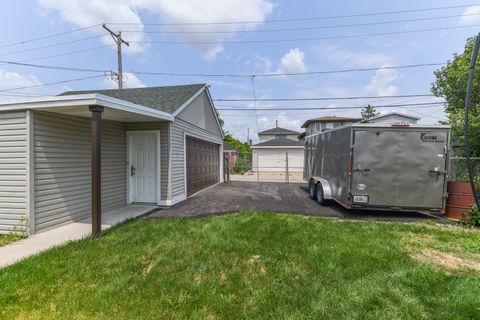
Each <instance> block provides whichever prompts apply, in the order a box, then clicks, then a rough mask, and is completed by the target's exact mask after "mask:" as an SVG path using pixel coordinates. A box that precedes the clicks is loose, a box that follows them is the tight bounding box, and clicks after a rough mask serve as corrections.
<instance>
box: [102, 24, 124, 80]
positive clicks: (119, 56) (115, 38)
mask: <svg viewBox="0 0 480 320" xmlns="http://www.w3.org/2000/svg"><path fill="white" fill-rule="evenodd" d="M102 27H103V29H105V30H107V31H108V32H109V33H110V35H111V36H112V38H113V41H115V43H116V44H117V60H118V71H117V78H118V89H123V68H122V43H124V44H126V45H127V46H130V44H129V43H128V42H127V41H125V40H123V39H122V32H121V31H119V32H117V33H115V32H113V31H112V30H110V28H108V27H107V26H106V25H105V24H103V25H102Z"/></svg>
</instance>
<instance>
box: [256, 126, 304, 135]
mask: <svg viewBox="0 0 480 320" xmlns="http://www.w3.org/2000/svg"><path fill="white" fill-rule="evenodd" d="M299 133H300V132H297V131H293V130H289V129H285V128H280V127H275V128H273V129H268V130H265V131H262V132H259V133H258V135H262V134H285V135H287V134H291V135H294V134H295V135H297V134H299Z"/></svg>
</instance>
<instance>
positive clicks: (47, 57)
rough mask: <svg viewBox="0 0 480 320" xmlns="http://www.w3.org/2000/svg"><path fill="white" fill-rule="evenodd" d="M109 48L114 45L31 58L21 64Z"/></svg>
mask: <svg viewBox="0 0 480 320" xmlns="http://www.w3.org/2000/svg"><path fill="white" fill-rule="evenodd" d="M108 47H112V48H113V47H114V45H111V44H107V45H104V46H99V47H93V48H87V49H82V50H75V51H67V52H64V53H60V54H54V55H48V56H43V57H35V58H31V59H26V60H22V61H20V62H27V61H37V60H44V59H51V58H58V57H64V56H69V55H74V54H78V53H83V52H89V51H94V50H99V49H104V48H108Z"/></svg>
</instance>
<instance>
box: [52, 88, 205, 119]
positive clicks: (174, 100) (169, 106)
mask: <svg viewBox="0 0 480 320" xmlns="http://www.w3.org/2000/svg"><path fill="white" fill-rule="evenodd" d="M204 86H206V85H205V84H188V85H179V86H168V87H146V88H132V89H121V90H119V89H111V90H81V91H67V92H64V93H61V94H59V95H60V96H66V95H75V94H89V93H99V94H103V95H106V96H110V97H112V98H117V99H121V100H125V101H128V102H132V103H135V104H139V105H142V106H144V107H149V108H152V109H156V110H160V111H164V112H168V113H174V112H175V111H176V110H177V109H178V108H179V107H180V106H181V105H182V104H184V103H185V102H186V101H187V100H188V99H190V97H191V96H193V95H194V94H195V93H196V92H197V91H198V90H200V89H201V88H203V87H204Z"/></svg>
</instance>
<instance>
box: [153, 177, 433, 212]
mask: <svg viewBox="0 0 480 320" xmlns="http://www.w3.org/2000/svg"><path fill="white" fill-rule="evenodd" d="M239 210H259V211H270V212H283V213H297V214H304V215H313V216H323V217H336V218H343V219H365V218H375V219H380V220H418V219H431V217H429V216H425V215H422V214H420V213H414V212H413V213H405V212H401V213H399V212H393V213H392V212H387V211H363V210H346V209H344V208H342V207H341V206H339V205H338V204H336V203H333V202H332V203H331V204H330V205H328V206H320V205H319V204H317V203H316V202H315V201H313V200H311V199H310V198H309V196H308V193H307V184H306V183H291V184H287V183H268V182H260V183H259V182H245V181H241V182H240V181H231V182H226V183H221V184H218V185H216V186H214V187H211V188H209V189H207V190H204V191H202V192H199V193H197V194H196V195H194V196H192V197H190V198H188V199H187V200H185V201H183V202H181V203H179V204H177V205H175V206H174V207H172V208H168V209H163V210H160V211H157V212H155V213H153V214H152V215H151V216H150V217H157V218H160V217H173V216H175V217H197V216H205V215H212V214H225V213H231V212H237V211H239Z"/></svg>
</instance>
